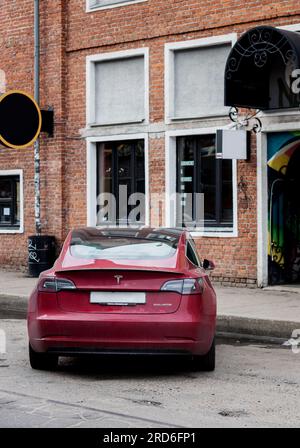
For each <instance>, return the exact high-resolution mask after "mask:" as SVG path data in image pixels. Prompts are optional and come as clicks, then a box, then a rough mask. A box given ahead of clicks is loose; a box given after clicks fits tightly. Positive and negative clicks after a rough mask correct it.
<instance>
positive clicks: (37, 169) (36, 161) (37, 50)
mask: <svg viewBox="0 0 300 448" xmlns="http://www.w3.org/2000/svg"><path fill="white" fill-rule="evenodd" d="M34 99H35V101H36V102H37V104H39V103H40V2H39V0H34ZM34 211H35V213H34V216H35V232H36V235H40V234H41V192H40V141H39V139H37V141H36V142H35V144H34Z"/></svg>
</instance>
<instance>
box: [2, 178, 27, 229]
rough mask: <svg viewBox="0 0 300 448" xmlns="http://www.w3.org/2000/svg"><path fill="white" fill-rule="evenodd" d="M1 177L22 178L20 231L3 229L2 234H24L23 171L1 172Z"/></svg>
mask: <svg viewBox="0 0 300 448" xmlns="http://www.w3.org/2000/svg"><path fill="white" fill-rule="evenodd" d="M1 176H19V178H20V227H19V229H18V230H16V229H12V230H9V229H1V228H0V234H1V235H3V234H8V235H9V234H20V233H24V176H23V170H22V169H16V170H0V177H1Z"/></svg>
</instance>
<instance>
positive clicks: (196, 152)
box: [165, 128, 238, 237]
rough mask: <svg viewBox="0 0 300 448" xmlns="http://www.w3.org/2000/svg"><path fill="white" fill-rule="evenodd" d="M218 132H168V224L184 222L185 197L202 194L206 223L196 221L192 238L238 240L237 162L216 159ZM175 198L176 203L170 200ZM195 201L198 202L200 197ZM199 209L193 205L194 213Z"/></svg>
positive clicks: (198, 130) (193, 130) (206, 129)
mask: <svg viewBox="0 0 300 448" xmlns="http://www.w3.org/2000/svg"><path fill="white" fill-rule="evenodd" d="M216 130H217V129H216V128H199V129H181V130H180V129H178V130H175V131H168V132H167V133H166V144H165V148H166V157H165V159H166V181H165V182H166V225H167V226H170V227H176V226H177V225H180V222H177V221H178V219H179V220H181V222H182V214H184V213H185V210H184V209H181V207H182V204H184V205H185V203H184V197H185V196H186V194H187V193H192V194H193V195H194V194H195V193H198V194H199V193H200V194H202V195H204V213H203V215H201V218H202V217H203V218H204V225H203V221H202V222H201V223H198V222H194V228H193V230H192V231H191V233H192V235H193V236H214V237H236V236H237V234H238V230H237V229H238V224H237V162H236V161H235V160H233V161H231V160H226V161H225V160H218V159H216V157H215V136H216ZM175 173H176V175H174V174H175ZM176 193H177V196H176ZM174 197H176V200H175V201H174V200H170V199H171V198H174ZM193 197H194V196H193ZM194 200H198V198H197V196H195V199H194ZM195 208H196V206H195V203H193V210H192V214H194V210H195ZM189 213H190V211H189ZM190 221H191V222H193V221H194V216H192V219H191V220H190Z"/></svg>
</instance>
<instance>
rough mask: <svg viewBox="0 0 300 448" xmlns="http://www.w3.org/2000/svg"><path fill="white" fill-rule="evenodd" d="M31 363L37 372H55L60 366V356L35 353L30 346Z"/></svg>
mask: <svg viewBox="0 0 300 448" xmlns="http://www.w3.org/2000/svg"><path fill="white" fill-rule="evenodd" d="M29 361H30V365H31V367H32V368H33V369H35V370H55V369H56V367H57V364H58V356H57V355H49V354H48V353H38V352H35V351H34V350H33V348H32V347H31V345H30V344H29Z"/></svg>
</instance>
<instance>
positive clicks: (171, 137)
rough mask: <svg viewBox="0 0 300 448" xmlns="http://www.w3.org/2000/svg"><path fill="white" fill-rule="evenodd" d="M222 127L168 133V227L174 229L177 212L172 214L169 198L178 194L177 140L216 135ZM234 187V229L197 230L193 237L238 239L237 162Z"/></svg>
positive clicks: (166, 179) (166, 146)
mask: <svg viewBox="0 0 300 448" xmlns="http://www.w3.org/2000/svg"><path fill="white" fill-rule="evenodd" d="M217 129H220V127H212V128H204V127H202V128H197V129H176V130H174V131H168V132H166V140H165V161H166V175H165V186H166V201H165V202H166V210H165V221H166V226H167V227H174V226H175V225H176V223H175V216H176V210H175V209H174V213H172V211H171V208H170V201H169V200H168V198H170V197H171V196H172V194H174V193H176V176H174V173H176V138H177V137H182V136H189V135H208V134H216V132H217ZM232 187H233V227H232V228H231V227H230V228H225V227H224V228H218V227H217V228H209V229H207V228H206V229H195V231H191V234H192V236H193V237H222V238H224V237H225V238H236V237H238V191H237V161H236V160H233V161H232Z"/></svg>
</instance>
